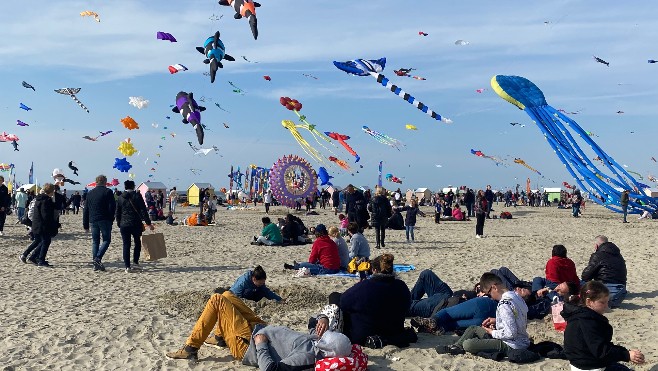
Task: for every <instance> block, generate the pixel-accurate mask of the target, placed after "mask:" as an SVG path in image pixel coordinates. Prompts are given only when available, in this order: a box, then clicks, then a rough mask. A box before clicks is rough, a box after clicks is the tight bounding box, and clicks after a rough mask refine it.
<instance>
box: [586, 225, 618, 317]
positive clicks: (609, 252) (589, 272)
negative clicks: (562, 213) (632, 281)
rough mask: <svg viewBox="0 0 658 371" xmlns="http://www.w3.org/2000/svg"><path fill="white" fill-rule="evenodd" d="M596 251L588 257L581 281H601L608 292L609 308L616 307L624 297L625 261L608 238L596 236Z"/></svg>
mask: <svg viewBox="0 0 658 371" xmlns="http://www.w3.org/2000/svg"><path fill="white" fill-rule="evenodd" d="M594 246H596V251H595V252H594V253H593V254H592V255H591V256H590V258H589V263H588V264H587V267H585V269H584V270H583V275H582V277H581V278H582V280H583V281H590V280H597V281H601V282H602V283H603V284H604V285H606V286H607V287H608V290H610V301H609V302H608V305H609V306H610V308H615V307H618V306H619V305H620V304H621V302H622V301H623V300H624V298H625V297H626V294H627V291H626V261H625V260H624V258H623V257H622V256H621V252H620V250H619V248H618V247H617V246H616V245H615V244H614V243H612V242H608V237H606V236H597V237H596V239H595V242H594Z"/></svg>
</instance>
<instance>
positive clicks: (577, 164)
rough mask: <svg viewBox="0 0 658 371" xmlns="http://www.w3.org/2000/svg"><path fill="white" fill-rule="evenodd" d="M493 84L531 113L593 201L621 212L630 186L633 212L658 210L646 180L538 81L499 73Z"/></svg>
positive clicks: (509, 98)
mask: <svg viewBox="0 0 658 371" xmlns="http://www.w3.org/2000/svg"><path fill="white" fill-rule="evenodd" d="M491 87H492V88H493V90H494V91H495V92H496V93H497V94H498V95H499V96H500V97H501V98H503V99H504V100H506V101H508V102H510V103H512V104H513V105H515V106H516V107H518V108H519V109H521V110H523V111H525V112H526V113H527V114H528V116H530V118H531V119H532V120H533V121H534V122H535V124H537V126H538V127H539V129H540V130H541V131H542V133H543V134H544V137H545V138H546V140H547V141H548V143H549V144H550V145H551V148H552V149H553V151H554V152H555V154H556V155H557V156H558V158H559V159H560V161H562V163H563V164H564V166H565V167H566V169H567V171H568V172H569V174H571V176H573V178H574V179H575V180H576V182H577V183H578V185H579V186H580V187H581V189H583V190H587V191H588V192H589V193H590V194H591V195H592V196H593V197H591V198H592V200H593V201H595V202H597V203H599V204H602V205H603V206H605V207H607V208H608V209H610V210H613V211H616V212H621V207H620V206H621V193H622V191H623V190H629V191H630V192H631V193H630V200H631V201H630V202H629V204H628V205H629V206H630V207H631V210H632V211H633V212H636V213H637V212H640V211H641V210H646V211H649V212H653V211H655V210H658V199H656V198H653V197H649V196H647V195H645V194H644V192H643V191H642V188H643V184H641V183H638V181H637V180H635V178H633V177H632V176H631V175H630V174H629V172H628V171H626V170H625V169H624V167H623V166H620V165H619V164H618V163H617V162H616V161H615V160H614V159H613V158H612V157H611V156H609V155H608V154H607V153H605V152H604V151H603V150H602V149H601V147H599V146H598V144H596V142H594V140H592V137H591V136H589V135H587V132H586V131H585V130H583V129H582V128H581V127H580V125H578V123H576V122H575V121H573V120H572V119H571V118H569V116H567V115H565V114H563V113H562V112H560V111H559V110H556V109H555V108H553V107H551V106H550V105H549V104H548V103H547V102H546V98H545V97H544V93H542V91H541V90H539V88H538V87H537V85H535V84H533V83H532V82H531V81H530V80H528V79H526V78H523V77H519V76H503V75H496V76H494V77H493V78H492V79H491ZM565 123H566V124H567V125H565ZM570 130H571V132H573V133H574V134H575V135H572V134H571V132H570ZM576 137H579V139H580V141H581V142H584V143H586V144H587V145H588V146H589V147H590V148H591V149H592V151H594V153H595V154H596V156H598V158H600V159H601V163H602V164H603V165H602V166H604V167H603V168H601V169H600V168H598V167H596V166H595V165H594V163H593V162H592V160H590V156H587V154H585V152H584V151H583V149H582V148H580V146H579V145H578V142H577V141H576ZM604 170H605V171H606V172H604ZM586 186H588V187H589V188H588V187H586Z"/></svg>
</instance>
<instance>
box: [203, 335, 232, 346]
mask: <svg viewBox="0 0 658 371" xmlns="http://www.w3.org/2000/svg"><path fill="white" fill-rule="evenodd" d="M203 343H204V344H206V345H208V346H211V347H214V348H218V349H222V348H226V347H227V345H226V342H225V341H224V338H223V337H221V336H211V337H209V338H207V339H206V341H204V342H203Z"/></svg>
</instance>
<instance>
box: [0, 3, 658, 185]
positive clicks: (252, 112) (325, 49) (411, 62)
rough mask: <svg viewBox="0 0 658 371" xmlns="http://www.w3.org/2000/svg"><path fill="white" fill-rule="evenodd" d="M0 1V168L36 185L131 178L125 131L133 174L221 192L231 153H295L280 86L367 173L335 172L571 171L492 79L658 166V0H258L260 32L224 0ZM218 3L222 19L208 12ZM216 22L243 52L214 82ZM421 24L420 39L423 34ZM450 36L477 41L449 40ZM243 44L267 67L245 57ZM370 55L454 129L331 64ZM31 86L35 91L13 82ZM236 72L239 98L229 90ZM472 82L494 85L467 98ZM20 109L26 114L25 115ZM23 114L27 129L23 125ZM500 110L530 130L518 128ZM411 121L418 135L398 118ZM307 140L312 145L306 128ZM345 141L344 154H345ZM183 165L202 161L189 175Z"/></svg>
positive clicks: (479, 181) (244, 161)
mask: <svg viewBox="0 0 658 371" xmlns="http://www.w3.org/2000/svg"><path fill="white" fill-rule="evenodd" d="M4 7H5V11H4V12H2V14H0V22H1V23H0V24H2V25H3V27H2V29H0V36H1V37H2V40H3V42H2V43H1V44H0V80H1V81H3V89H2V91H0V94H1V95H2V102H3V104H2V105H0V117H1V118H2V120H1V121H0V123H1V124H0V131H6V132H8V133H14V134H16V135H18V136H19V137H20V139H21V140H20V142H19V145H20V147H19V148H20V152H14V151H13V149H12V148H11V146H10V144H9V143H0V162H4V163H13V164H15V166H16V170H17V173H18V176H17V180H18V181H19V182H26V181H27V174H28V170H29V166H30V163H31V162H32V161H34V163H35V171H36V176H37V177H38V179H39V181H40V182H45V181H48V180H50V174H51V172H52V170H53V168H61V169H64V170H65V173H66V174H67V175H69V177H71V178H73V179H78V180H79V181H81V182H82V183H83V184H84V183H88V182H91V181H93V178H94V177H95V176H96V175H97V174H99V173H103V174H106V175H107V176H108V177H109V178H115V177H116V178H118V179H119V180H121V181H123V180H125V179H126V177H127V176H126V174H125V173H119V172H118V171H117V170H115V169H112V165H113V163H114V158H115V157H123V156H122V155H120V153H119V152H118V151H117V150H116V148H117V147H118V145H119V144H120V142H121V141H122V140H123V139H125V138H131V140H132V141H133V143H134V144H135V147H136V148H137V149H138V150H139V151H140V155H139V156H137V157H136V156H133V157H131V158H128V160H129V161H130V162H131V163H132V164H133V166H134V168H133V169H132V170H131V172H133V173H135V175H136V178H135V180H136V181H144V180H149V179H150V180H153V181H162V182H164V183H165V184H167V185H168V186H174V185H176V186H178V187H179V188H181V187H182V188H186V187H187V186H188V185H189V184H190V183H192V182H195V181H203V182H211V183H213V184H214V185H215V186H216V187H221V186H227V185H228V178H227V174H228V172H229V168H230V166H231V165H234V166H238V165H239V166H241V167H242V168H244V167H245V166H246V165H249V164H256V165H258V166H263V167H269V166H271V164H272V163H274V162H275V161H276V160H277V158H279V157H281V156H283V155H286V154H291V153H292V154H299V155H304V153H303V151H302V150H301V148H300V147H299V146H298V145H297V144H296V142H295V141H294V140H293V138H292V136H291V135H290V133H289V132H288V131H287V130H285V129H283V128H282V127H281V124H280V122H281V120H283V119H290V120H294V119H296V116H295V115H294V114H293V113H292V112H289V111H287V110H286V109H284V108H283V107H282V106H281V105H280V104H279V101H278V100H279V97H280V96H290V97H292V98H296V99H298V100H300V101H301V102H302V103H303V105H304V107H303V109H302V114H304V115H306V116H307V118H308V120H309V121H310V122H311V123H313V124H315V125H317V127H318V129H319V130H321V131H336V132H340V133H343V134H347V135H350V136H352V139H350V141H349V143H350V144H351V146H352V147H353V148H354V149H355V150H356V151H357V152H358V153H359V155H360V156H361V158H362V160H361V164H363V166H364V167H363V168H359V167H358V166H357V167H355V169H354V170H358V171H359V173H358V174H356V173H355V174H354V176H352V175H351V174H350V173H347V172H340V171H338V170H337V169H333V170H332V169H330V172H331V173H332V175H334V177H335V182H336V183H337V184H346V183H348V182H352V183H355V184H359V185H371V186H372V185H373V184H375V183H376V180H377V164H378V162H379V161H380V160H382V161H384V172H385V173H389V172H390V173H392V174H393V175H395V176H397V177H400V178H403V184H402V188H416V187H432V188H436V187H439V186H446V185H448V184H452V185H461V184H468V185H470V186H473V187H482V186H484V185H485V184H493V185H494V186H495V187H497V188H503V187H507V186H513V185H515V184H516V183H517V182H518V183H522V184H524V182H525V179H526V178H527V177H530V178H531V180H532V182H533V185H534V184H539V185H543V186H551V185H553V184H554V183H553V182H551V180H553V181H555V182H556V183H558V184H560V183H562V182H563V181H568V182H569V183H573V179H571V177H570V176H569V175H568V174H567V172H566V170H565V169H564V166H563V165H562V164H561V163H560V162H559V160H558V159H557V157H556V156H555V154H554V153H553V152H552V150H551V148H550V147H549V145H548V144H547V143H546V141H545V140H544V138H543V137H542V135H541V132H540V131H539V129H538V128H537V127H536V126H535V125H534V124H533V123H532V122H531V121H530V119H529V118H528V116H527V115H526V114H525V113H524V112H522V111H519V110H518V109H516V108H515V107H514V106H512V105H510V104H509V103H507V102H505V101H503V100H502V99H500V98H499V97H498V96H497V95H496V94H495V93H493V91H492V90H491V88H490V86H489V81H490V79H491V77H492V76H493V75H495V74H509V75H520V76H524V77H526V78H528V79H530V80H531V81H533V82H535V83H536V84H537V85H538V86H539V87H540V88H541V89H542V90H543V92H544V94H545V95H546V98H547V100H548V102H549V103H550V104H551V105H553V106H554V107H556V108H563V109H565V110H567V111H580V113H579V114H578V115H574V116H572V118H573V119H575V120H576V121H577V122H578V123H579V124H580V125H581V126H582V127H583V128H584V129H585V130H589V131H592V132H594V133H595V134H596V135H598V137H596V138H595V141H596V142H597V143H598V144H599V145H600V146H601V147H602V148H603V149H604V150H605V151H606V152H607V153H608V154H609V155H612V156H613V157H614V158H615V159H616V160H617V161H618V162H619V163H621V164H627V165H628V169H631V170H633V171H636V172H639V173H641V174H643V176H644V177H645V178H646V175H647V174H652V175H656V174H658V172H656V171H655V167H656V166H658V164H656V163H655V162H653V161H651V157H652V156H656V155H658V153H654V152H653V148H652V142H651V141H650V139H649V138H651V137H656V135H657V134H658V129H657V126H656V125H651V123H652V121H653V120H655V117H656V113H657V110H658V105H656V94H657V93H658V87H657V85H656V74H657V73H658V71H657V70H656V69H658V64H656V65H654V64H648V63H647V59H658V50H655V45H656V41H658V40H657V38H658V29H656V27H655V19H656V18H657V16H658V4H654V3H653V2H648V1H646V2H636V3H634V4H633V6H629V5H628V4H625V3H620V2H612V1H607V2H599V3H597V5H596V6H595V5H594V3H592V2H584V1H551V2H544V3H542V5H541V6H539V5H538V4H537V3H532V2H527V1H504V2H490V1H464V2H444V1H425V0H420V1H415V2H412V3H409V5H401V4H400V2H394V1H381V2H336V1H320V0H313V1H309V2H299V1H291V0H277V1H275V2H273V1H267V0H263V1H262V7H261V8H259V9H258V23H259V30H260V35H259V39H258V40H253V38H252V36H251V32H250V30H249V27H248V24H247V21H245V20H235V19H233V12H232V10H231V9H230V8H228V7H222V6H219V5H218V4H217V3H216V2H213V1H210V0H208V1H206V0H203V1H202V0H191V1H186V2H185V3H184V4H183V3H182V2H180V1H168V0H163V1H134V0H113V1H111V2H108V1H71V0H58V1H56V2H52V1H41V0H25V1H21V2H10V3H8V4H5V6H4ZM30 9H31V10H30ZM84 10H92V11H96V12H97V13H99V15H100V19H101V22H100V23H97V22H94V21H93V19H91V18H88V17H85V18H83V17H80V16H79V13H80V12H81V11H84ZM212 15H216V16H223V17H222V18H221V19H220V20H219V21H211V20H210V19H209V17H211V16H212ZM545 22H548V23H545ZM217 30H220V31H221V33H222V40H223V41H224V43H225V45H226V48H227V53H228V54H230V55H232V56H234V57H235V58H236V60H237V61H236V62H225V63H224V69H222V70H220V71H219V72H218V75H217V81H216V82H215V83H214V84H210V81H209V78H208V77H207V76H204V75H203V74H202V73H203V72H204V71H206V70H207V66H206V65H204V64H203V63H202V60H203V56H202V55H201V54H199V53H198V52H197V51H196V50H195V49H194V48H195V47H196V46H199V45H202V43H203V41H204V40H205V39H206V38H207V37H208V36H210V35H211V34H213V33H214V32H215V31H217ZM157 31H165V32H170V33H172V34H173V35H174V36H175V37H176V38H177V39H178V43H169V42H167V41H161V40H157V39H156V37H155V34H156V32H157ZM419 31H424V32H426V33H428V34H429V35H428V36H427V37H423V36H419V35H418V32H419ZM458 39H463V40H467V41H469V42H470V45H467V46H456V45H454V41H455V40H458ZM243 55H244V56H246V57H247V58H248V59H249V60H251V61H257V62H259V63H257V64H256V63H247V62H246V61H244V60H243V59H242V58H241V56H243ZM593 55H597V56H599V57H601V58H603V59H605V60H607V61H608V62H610V67H606V66H605V65H602V64H599V63H596V62H595V61H594V60H593V58H592V56H593ZM380 57H387V59H388V63H387V67H386V69H385V71H384V74H385V75H386V76H387V77H389V78H390V79H391V80H392V81H393V82H394V83H396V84H398V85H399V86H401V87H402V88H403V89H404V90H405V91H407V92H409V93H411V94H412V95H414V96H415V97H417V98H418V99H419V100H420V101H421V102H424V103H426V104H427V105H428V106H429V107H430V108H432V109H434V110H435V111H437V112H438V113H440V114H441V115H443V116H446V117H449V118H451V119H452V120H453V121H454V123H453V124H451V125H446V124H443V123H438V122H437V121H434V120H432V119H431V118H429V117H428V116H426V115H424V114H423V113H421V112H420V111H418V110H417V109H415V108H414V107H412V106H411V105H409V104H407V103H405V102H404V101H402V100H401V99H400V98H398V97H396V96H394V95H393V94H391V93H390V92H389V91H386V90H385V89H383V88H382V87H381V86H379V85H377V84H376V82H375V81H374V79H372V78H370V77H351V76H348V75H346V74H345V73H343V72H341V71H339V70H337V69H336V68H335V67H334V66H333V65H332V61H333V60H341V61H343V60H349V59H354V58H367V59H377V58H380ZM175 63H181V64H183V65H185V66H187V67H188V68H189V71H185V72H180V73H178V74H175V75H170V74H169V72H168V71H167V67H168V66H169V65H170V64H175ZM400 67H414V68H417V71H414V73H415V74H417V75H420V76H423V77H425V78H427V80H426V81H417V80H414V79H409V78H404V77H397V76H395V74H394V73H393V70H394V69H397V68H400ZM304 73H306V74H312V75H314V76H316V77H318V79H317V80H315V79H311V78H308V77H305V76H303V75H302V74H304ZM263 75H269V76H271V78H272V81H271V82H268V81H265V80H264V79H263ZM23 80H25V81H27V82H29V83H30V84H32V85H34V86H35V87H36V89H37V90H36V92H33V91H32V90H28V89H25V88H23V87H22V86H21V81H23ZM228 81H232V82H234V83H235V84H236V85H237V86H239V87H240V88H242V89H243V90H245V91H246V92H247V93H246V94H245V95H238V94H235V93H233V92H232V91H231V90H232V87H231V86H230V85H229V84H228ZM63 87H81V88H82V91H81V93H80V94H79V96H78V97H79V99H80V100H81V101H82V102H83V103H85V105H87V106H88V107H89V109H90V111H91V113H90V114H87V113H86V112H84V111H83V110H81V109H80V108H78V106H77V105H76V104H75V103H74V102H73V101H72V100H71V99H70V98H68V97H66V96H62V95H59V94H56V93H54V92H53V90H54V89H58V88H63ZM480 88H486V89H487V90H485V91H484V92H483V93H482V94H478V93H476V92H475V90H476V89H480ZM181 90H184V91H192V92H194V94H195V97H196V98H197V99H199V98H200V97H202V96H203V97H206V98H207V101H206V102H205V106H206V107H207V108H208V109H207V111H205V112H204V113H203V115H202V116H203V122H204V123H205V124H206V125H207V126H208V128H209V129H210V131H208V132H207V133H206V143H205V145H204V147H206V148H207V147H210V146H212V145H216V146H217V147H219V149H220V152H219V154H212V153H211V154H209V155H207V156H198V155H196V156H195V155H194V152H193V151H192V150H191V149H190V148H189V147H188V145H187V142H188V141H194V140H195V135H194V133H193V132H192V129H191V128H190V127H189V125H184V124H182V123H181V120H180V116H179V115H176V114H174V113H172V112H171V111H170V110H171V109H170V107H169V105H171V104H173V103H174V100H175V96H176V93H178V92H179V91H181ZM129 96H143V97H144V98H146V99H148V100H150V105H149V107H148V108H146V109H143V110H138V109H136V108H134V107H132V106H130V105H129V104H128V97H129ZM210 100H212V101H210ZM215 102H218V103H220V104H221V106H222V107H223V108H225V109H227V110H228V111H230V113H228V112H224V111H222V110H220V109H218V108H217V107H216V106H215V105H214V104H213V103H215ZM19 103H24V104H26V105H28V106H30V107H31V108H33V110H32V111H29V112H25V111H23V110H21V109H19ZM201 104H203V103H201ZM617 111H623V112H624V113H623V114H617V113H616V112H617ZM127 115H130V116H131V117H133V118H134V119H135V120H136V121H137V122H139V124H140V129H139V130H133V131H128V130H127V129H125V128H123V126H122V125H121V123H120V122H119V120H120V119H121V118H123V117H125V116H127ZM165 116H170V117H171V119H169V120H168V119H166V118H165ZM16 120H21V121H24V122H27V123H29V124H30V126H29V127H18V126H16ZM510 122H519V123H521V124H525V125H526V126H525V127H522V128H521V127H518V126H516V127H513V126H511V125H509V123H510ZM153 123H157V124H158V128H154V127H152V125H151V124H153ZM222 123H227V124H228V125H229V126H230V128H229V129H225V128H224V126H223V125H222ZM405 124H413V125H415V126H416V127H418V131H409V130H405ZM363 125H367V126H369V127H370V128H372V129H374V130H377V131H380V132H383V133H386V134H388V135H390V136H392V137H395V138H397V139H399V140H401V141H402V142H404V143H405V144H406V147H405V148H404V149H403V150H401V151H397V150H395V149H392V148H389V147H387V146H385V145H383V144H380V143H378V142H377V141H375V140H374V139H373V138H371V137H369V136H367V135H366V134H364V133H363V132H362V130H361V127H362V126H363ZM165 126H166V127H167V129H166V130H165V129H164V127H165ZM101 130H102V131H107V130H112V131H113V133H112V134H110V135H108V136H105V137H103V138H100V139H99V141H97V142H90V141H87V140H85V139H82V136H84V135H90V136H95V135H97V133H98V131H101ZM632 131H633V132H634V133H631V132H632ZM172 132H174V133H176V134H177V135H176V137H175V138H172V137H171V136H170V133H172ZM302 135H304V136H305V137H306V138H307V140H309V142H311V143H313V140H312V138H311V137H310V136H308V135H306V134H305V133H304V132H303V131H302ZM163 136H164V137H165V138H166V139H165V140H162V139H161V137H163ZM159 145H162V146H163V148H162V149H160V148H158V146H159ZM471 148H474V149H479V150H481V151H483V152H484V153H485V154H488V155H493V156H498V157H500V158H507V159H510V160H511V159H513V158H514V157H520V158H523V159H524V160H525V161H526V162H527V163H528V164H530V165H531V166H533V167H535V168H536V169H538V170H540V171H541V172H542V174H544V175H545V178H544V179H542V178H538V177H537V176H536V175H535V174H534V173H533V172H531V171H529V170H527V169H526V168H524V167H522V166H520V165H516V164H513V163H511V161H509V162H510V165H509V166H508V167H502V166H499V167H496V166H495V164H494V163H493V162H491V161H489V160H485V159H480V158H477V157H475V156H472V155H471V154H470V149H471ZM337 151H338V153H339V155H340V156H339V157H341V158H343V159H345V160H347V161H349V162H352V157H351V156H350V155H349V154H348V153H347V152H345V151H343V150H342V149H339V150H337ZM157 153H159V154H160V157H157V155H156V154H157ZM593 156H594V155H592V157H593ZM304 157H306V158H307V159H308V160H309V161H311V163H312V164H313V165H314V166H316V167H317V166H320V164H318V163H316V162H314V161H312V160H311V159H310V158H308V156H304ZM147 158H148V161H147ZM70 160H73V161H75V162H76V164H77V166H78V167H79V168H80V177H78V178H76V177H75V176H73V175H72V174H71V172H70V171H69V170H68V169H66V165H67V163H68V161H70ZM153 161H157V162H158V164H157V165H156V164H154V163H153ZM436 165H441V166H442V167H437V166H436ZM151 168H154V169H156V170H155V171H151V170H150V169H151ZM190 168H193V169H200V170H201V172H200V173H198V175H195V174H193V173H192V172H191V171H190ZM149 174H152V175H153V176H152V177H148V175H149ZM515 178H516V179H515ZM549 179H551V180H549ZM394 186H395V187H397V185H395V184H392V183H389V187H391V188H393V187H394Z"/></svg>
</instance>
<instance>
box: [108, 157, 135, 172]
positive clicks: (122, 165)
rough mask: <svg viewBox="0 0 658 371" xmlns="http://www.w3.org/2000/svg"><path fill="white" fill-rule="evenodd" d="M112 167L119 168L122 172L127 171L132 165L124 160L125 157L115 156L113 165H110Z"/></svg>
mask: <svg viewBox="0 0 658 371" xmlns="http://www.w3.org/2000/svg"><path fill="white" fill-rule="evenodd" d="M112 167H113V168H114V169H117V170H119V171H120V172H122V173H127V172H128V170H130V168H132V167H133V166H132V165H131V164H130V162H128V160H126V158H125V157H124V158H115V159H114V166H112Z"/></svg>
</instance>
